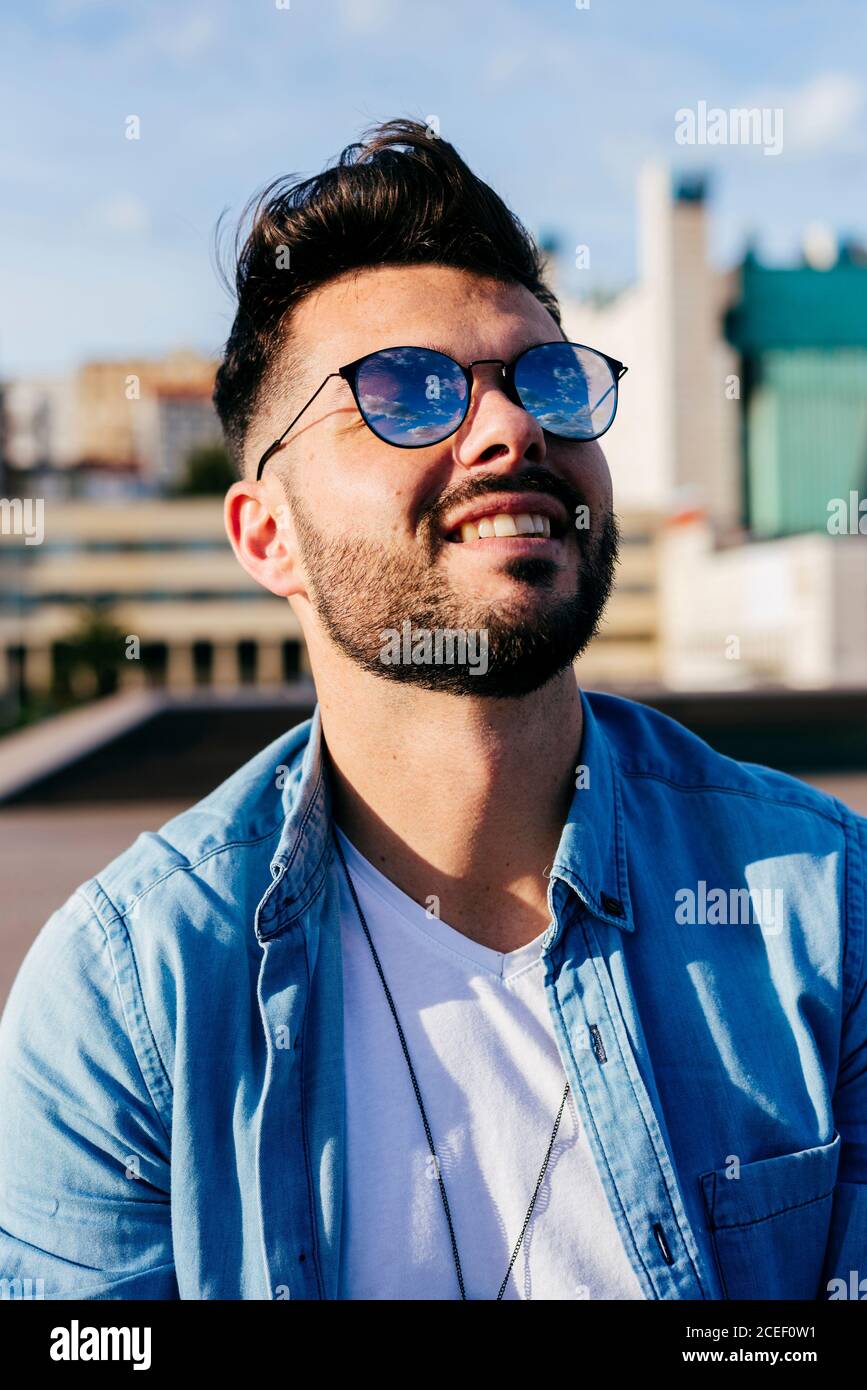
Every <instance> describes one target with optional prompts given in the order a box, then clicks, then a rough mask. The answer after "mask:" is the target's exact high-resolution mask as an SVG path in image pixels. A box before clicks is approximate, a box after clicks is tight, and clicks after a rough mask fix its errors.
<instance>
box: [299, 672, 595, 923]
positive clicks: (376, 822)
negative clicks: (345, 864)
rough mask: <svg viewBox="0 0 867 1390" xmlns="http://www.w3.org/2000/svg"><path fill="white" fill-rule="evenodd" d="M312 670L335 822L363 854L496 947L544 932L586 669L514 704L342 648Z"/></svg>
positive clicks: (429, 905)
mask: <svg viewBox="0 0 867 1390" xmlns="http://www.w3.org/2000/svg"><path fill="white" fill-rule="evenodd" d="M322 655H323V654H322V653H321V652H320V656H322ZM323 664H324V665H325V666H326V667H327V668H328V669H326V670H322V669H321V667H322V665H323ZM316 665H319V666H320V670H318V671H317V669H316ZM338 668H339V669H338ZM313 673H314V679H315V681H316V686H317V692H318V696H319V704H320V711H321V715H322V730H323V737H324V741H325V745H326V749H327V755H328V760H329V773H330V776H331V785H332V790H333V796H334V815H335V819H336V821H337V824H338V825H339V826H340V828H341V830H342V831H343V832H344V834H346V835H347V837H348V838H349V839H350V840H351V841H352V843H353V844H354V845H355V846H356V848H357V849H358V850H359V851H360V853H361V854H363V855H364V856H365V858H366V859H368V860H369V861H370V862H371V863H372V864H374V865H375V866H376V868H378V869H379V870H380V872H381V873H383V874H385V875H386V876H387V877H388V878H390V879H391V880H392V882H393V883H395V884H396V885H397V886H398V887H399V888H401V889H402V890H403V891H404V892H405V893H407V894H408V895H409V896H410V897H411V898H413V899H415V901H416V902H418V903H420V904H421V905H422V906H424V907H426V908H428V909H429V910H430V911H431V912H432V915H437V916H439V917H440V918H441V919H442V920H443V921H444V922H446V923H447V924H448V925H449V926H451V927H454V928H455V929H456V930H458V931H461V932H463V933H464V934H465V935H467V936H470V937H472V938H473V939H474V940H476V941H479V942H481V943H482V944H483V945H486V946H490V947H491V948H492V949H494V950H499V951H511V950H516V949H518V947H519V946H521V945H524V944H525V943H526V942H528V941H530V940H533V939H534V938H535V937H536V936H538V935H539V934H540V933H541V932H543V931H544V930H545V927H546V926H547V924H548V920H549V914H548V910H547V887H548V881H547V876H546V871H547V870H548V869H549V868H550V866H551V864H552V863H553V860H554V857H555V854H556V851H557V847H558V844H559V841H560V835H561V832H562V829H563V823H564V821H565V819H566V816H567V813H568V811H569V807H570V805H571V801H572V795H573V791H574V786H575V772H574V769H575V765H576V763H577V762H578V760H579V750H580V745H581V732H582V710H581V699H580V694H579V691H578V687H577V684H576V680H575V673H574V671H573V670H572V669H571V668H570V669H568V670H567V671H565V672H563V673H561V675H560V676H557V677H556V678H555V679H553V680H552V681H550V682H549V683H548V684H547V685H546V686H545V687H544V688H543V689H541V690H538V691H536V692H534V693H533V694H531V695H528V696H525V697H522V698H520V699H513V700H492V699H482V698H476V699H473V698H471V697H461V696H455V695H450V694H444V693H440V692H436V691H428V690H419V689H416V688H413V687H410V686H403V685H399V684H396V683H392V682H389V681H386V680H382V679H381V678H378V677H375V676H370V675H368V674H367V673H366V672H363V671H359V670H358V669H357V668H356V667H355V666H354V665H353V664H352V663H350V662H349V661H347V660H346V659H345V658H343V657H342V656H340V655H336V654H333V653H331V652H329V653H328V655H327V659H326V661H325V662H324V663H322V662H321V661H320V662H317V663H315V664H314V672H313ZM432 899H433V900H434V901H433V902H432V901H431V900H432Z"/></svg>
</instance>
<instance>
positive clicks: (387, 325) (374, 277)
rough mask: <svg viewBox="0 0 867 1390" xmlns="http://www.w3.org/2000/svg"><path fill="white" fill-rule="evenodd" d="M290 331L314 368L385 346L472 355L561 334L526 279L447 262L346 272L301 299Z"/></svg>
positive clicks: (505, 352) (501, 352)
mask: <svg viewBox="0 0 867 1390" xmlns="http://www.w3.org/2000/svg"><path fill="white" fill-rule="evenodd" d="M291 334H292V341H293V347H294V349H295V351H296V352H297V353H298V354H299V356H300V357H301V360H302V362H304V364H305V371H306V370H307V369H310V370H311V371H313V374H314V375H315V374H316V373H318V372H319V371H320V369H321V371H322V375H325V374H326V373H327V372H330V371H335V370H336V369H337V368H338V367H341V366H343V365H344V364H345V363H347V362H352V361H354V360H355V359H356V358H357V357H362V356H363V355H364V353H366V352H375V351H376V350H377V349H378V348H384V347H399V346H403V345H408V344H413V343H415V344H422V343H432V344H436V345H437V346H438V347H441V348H443V349H444V350H445V351H447V352H449V353H451V355H452V356H453V357H456V358H457V359H458V360H459V361H463V362H469V361H471V360H472V359H474V358H478V357H503V358H509V357H511V356H515V355H516V354H517V353H519V352H520V351H521V349H522V348H524V347H528V346H529V345H530V344H531V343H538V342H545V341H548V340H550V339H552V338H559V337H560V336H561V333H560V330H559V328H558V327H557V324H556V323H555V321H554V319H553V318H552V317H551V315H550V314H549V313H548V310H547V309H545V308H544V306H543V305H541V304H540V303H539V301H538V299H536V297H535V296H534V295H533V294H531V293H530V291H529V290H528V289H526V288H525V287H524V286H523V285H516V284H501V283H500V282H499V281H497V280H492V279H489V278H487V277H483V276H479V275H476V274H474V273H473V272H471V271H466V270H459V269H456V268H454V267H452V266H442V265H410V266H376V267H373V268H369V269H368V268H366V269H364V270H361V271H353V272H351V273H350V274H347V275H342V276H340V277H339V279H336V280H332V281H329V283H328V284H326V285H324V286H322V288H321V289H319V290H317V291H315V292H314V293H313V294H311V295H308V296H307V298H306V299H304V300H302V302H301V303H300V304H299V306H298V308H297V309H296V310H295V312H294V314H293V318H292V329H291ZM314 369H315V370H314Z"/></svg>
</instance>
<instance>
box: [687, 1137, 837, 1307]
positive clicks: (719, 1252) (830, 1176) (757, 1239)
mask: <svg viewBox="0 0 867 1390" xmlns="http://www.w3.org/2000/svg"><path fill="white" fill-rule="evenodd" d="M840 1145H841V1139H840V1135H839V1134H838V1133H836V1131H835V1133H834V1137H833V1138H832V1139H831V1140H830V1141H829V1142H828V1143H827V1144H818V1145H816V1147H815V1148H812V1149H798V1150H797V1151H796V1152H795V1153H789V1154H781V1155H780V1156H779V1157H777V1158H761V1159H759V1160H758V1161H757V1162H755V1163H744V1164H742V1165H741V1170H740V1177H737V1178H734V1177H731V1178H730V1177H727V1176H726V1173H727V1171H728V1170H727V1169H725V1168H717V1169H715V1170H714V1171H713V1172H710V1173H703V1174H702V1176H701V1178H700V1179H699V1181H700V1182H701V1188H702V1193H703V1196H704V1203H705V1209H706V1211H707V1217H708V1231H709V1233H710V1238H711V1241H712V1243H713V1248H714V1253H715V1255H716V1260H717V1265H718V1267H719V1272H720V1279H721V1281H722V1286H723V1294H724V1296H725V1297H726V1298H730V1299H737V1298H744V1299H765V1298H783V1299H798V1300H808V1299H815V1298H818V1297H819V1287H818V1286H819V1282H820V1280H821V1278H822V1266H823V1263H824V1258H825V1247H826V1245H827V1242H828V1230H829V1226H830V1221H831V1207H832V1198H833V1192H834V1184H835V1182H836V1180H837V1167H838V1164H839V1162H840Z"/></svg>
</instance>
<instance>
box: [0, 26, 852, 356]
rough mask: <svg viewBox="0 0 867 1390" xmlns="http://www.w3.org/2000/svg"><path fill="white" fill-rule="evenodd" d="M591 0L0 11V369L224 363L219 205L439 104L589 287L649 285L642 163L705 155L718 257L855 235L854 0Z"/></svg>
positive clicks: (785, 257)
mask: <svg viewBox="0 0 867 1390" xmlns="http://www.w3.org/2000/svg"><path fill="white" fill-rule="evenodd" d="M581 3H582V5H584V6H585V7H584V8H578V6H576V4H575V3H574V0H524V3H521V0H146V3H142V0H28V3H27V4H26V5H17V6H13V5H12V4H11V3H10V2H9V0H7V3H6V4H5V5H4V6H3V7H2V9H0V377H2V378H6V379H8V378H10V377H16V376H21V375H47V374H53V373H61V372H64V371H66V370H68V369H70V368H72V367H75V366H76V365H78V363H79V362H81V361H82V360H85V359H87V358H92V357H100V358H103V357H118V356H123V355H129V354H135V355H158V354H160V353H162V352H164V351H167V350H170V349H173V348H178V347H193V348H197V349H199V350H201V351H204V352H207V353H211V354H214V355H219V353H220V351H221V349H222V345H223V343H224V341H225V339H226V336H227V334H228V331H229V328H230V326H231V320H232V313H233V309H232V301H231V299H230V297H229V296H228V295H227V293H226V291H225V289H224V287H223V286H222V284H221V283H220V279H219V277H218V275H217V272H216V267H215V245H214V234H215V228H216V225H217V219H218V218H219V217H220V215H221V214H224V226H226V227H227V228H228V230H229V232H230V233H231V232H232V231H233V229H234V225H235V224H236V222H237V219H238V216H239V215H240V213H241V211H242V209H243V208H244V205H245V204H246V202H247V200H248V199H249V197H250V196H251V195H252V194H253V193H255V192H257V191H258V190H259V189H261V188H262V187H263V186H264V185H265V184H266V183H267V182H269V181H271V180H272V179H274V178H276V177H278V176H280V175H286V174H293V173H294V174H298V175H299V176H307V175H309V174H312V173H314V172H316V171H318V170H319V169H320V168H322V167H323V165H324V164H325V163H326V162H327V161H329V160H331V159H333V158H334V157H335V156H336V155H337V154H338V153H339V151H340V150H341V148H342V147H343V146H344V145H346V144H348V143H350V142H351V141H352V140H354V139H357V138H358V136H359V135H360V133H361V132H362V131H363V129H364V128H365V127H366V126H368V125H370V124H372V123H374V122H376V121H378V120H383V119H387V118H390V117H394V116H414V117H417V118H421V119H423V120H425V122H426V123H431V122H432V121H433V120H434V119H435V120H436V122H437V123H438V127H439V132H440V134H441V135H442V136H443V137H444V138H446V139H448V140H450V141H452V143H454V144H455V145H456V146H457V148H458V149H459V150H460V152H461V153H462V154H463V155H464V157H465V158H466V159H467V160H468V162H469V163H470V164H471V166H472V167H473V168H474V169H475V171H476V172H477V173H478V174H480V175H481V176H482V177H483V178H484V179H486V181H487V182H488V183H490V184H492V185H493V187H494V188H496V189H497V191H498V192H499V193H500V194H501V195H502V196H503V197H504V198H505V199H506V201H507V202H508V203H509V204H510V206H512V207H513V209H514V210H515V211H516V212H517V213H518V215H519V216H520V217H521V218H522V220H523V221H524V222H525V224H526V225H527V226H528V227H529V228H530V230H531V231H532V232H533V233H534V234H536V235H546V234H549V233H554V234H556V235H557V237H558V238H559V239H560V241H561V243H562V245H563V247H564V249H565V252H567V253H568V254H567V255H566V256H565V260H564V271H563V274H564V284H565V285H566V286H568V288H569V289H570V291H571V292H573V293H578V294H581V293H584V292H586V291H598V290H605V291H608V290H614V289H617V288H618V287H621V286H623V285H625V284H627V283H628V282H629V281H630V280H631V279H632V278H633V277H634V275H635V182H636V176H637V173H638V170H639V168H640V166H641V164H642V162H643V161H644V160H646V159H655V160H658V161H661V162H663V163H664V164H666V165H667V166H670V167H671V168H672V169H673V170H675V171H690V170H693V171H695V170H706V171H707V172H708V174H709V176H710V180H711V182H710V191H711V227H712V233H711V236H712V239H711V258H712V260H713V261H714V262H715V263H716V264H719V265H720V266H727V265H731V264H734V263H735V262H736V261H737V260H738V259H739V257H740V256H741V255H742V253H743V249H744V246H745V244H746V241H747V239H748V238H750V239H751V240H753V241H754V242H755V244H756V246H757V248H758V251H759V253H760V255H761V256H762V258H763V259H766V260H768V261H769V262H772V263H775V262H778V263H784V262H786V261H789V262H791V261H792V260H793V259H794V258H795V257H796V256H797V254H798V248H799V244H800V240H801V237H802V235H803V232H804V229H805V228H806V227H807V226H808V225H809V224H811V223H815V222H822V223H827V224H829V225H830V226H831V227H832V228H833V229H834V230H835V231H837V232H838V233H839V234H841V235H845V236H854V237H859V238H863V239H865V240H867V199H865V189H867V124H865V122H867V100H865V98H867V61H865V59H867V6H865V5H863V3H861V0H822V3H816V2H815V0H810V3H803V2H802V0H784V2H783V0H760V3H759V0H726V3H722V4H715V5H710V4H707V3H705V4H702V5H696V3H695V0H671V2H670V3H666V2H665V0H661V2H660V3H656V4H647V3H646V0H589V3H588V0H581ZM701 102H704V103H706V104H707V107H708V108H709V109H713V108H721V109H723V110H725V111H728V110H730V109H732V108H743V107H760V108H766V109H768V110H769V111H774V110H777V109H780V110H782V111H783V113H784V115H783V126H782V130H783V142H782V149H781V151H780V153H778V154H767V153H765V150H764V149H763V148H762V147H761V146H760V145H755V144H754V145H745V144H740V145H736V144H731V143H730V144H727V145H725V144H713V145H712V144H694V145H685V144H681V143H678V140H677V139H676V131H677V128H678V118H677V113H678V112H679V111H683V110H684V109H686V110H690V111H696V112H697V111H698V109H699V103H701ZM131 116H134V117H137V118H138V122H139V138H138V139H137V140H131V139H128V138H127V134H126V132H127V130H128V129H130V128H131V127H130V125H129V118H130V117H131ZM681 126H682V121H681ZM228 244H229V246H230V244H231V235H230V236H229V242H228ZM578 245H584V246H587V247H589V248H590V253H591V254H590V266H589V268H585V269H580V270H578V269H575V268H574V266H573V260H574V248H575V247H577V246H578ZM224 246H225V243H224Z"/></svg>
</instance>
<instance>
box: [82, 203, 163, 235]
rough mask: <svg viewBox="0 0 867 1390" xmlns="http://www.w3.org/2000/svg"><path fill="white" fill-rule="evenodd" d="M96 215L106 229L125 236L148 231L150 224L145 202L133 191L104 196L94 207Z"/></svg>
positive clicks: (99, 223)
mask: <svg viewBox="0 0 867 1390" xmlns="http://www.w3.org/2000/svg"><path fill="white" fill-rule="evenodd" d="M94 217H95V219H96V222H97V223H98V225H99V226H100V227H103V228H104V229H105V230H106V231H108V232H120V233H121V234H123V235H125V236H126V235H134V234H136V233H138V232H146V231H147V229H148V227H149V226H150V218H149V217H148V210H147V207H146V205H145V203H144V202H143V201H142V199H141V198H137V197H135V195H134V194H132V193H115V194H113V195H112V196H111V197H110V198H103V199H102V201H101V202H99V203H97V204H96V207H95V208H94Z"/></svg>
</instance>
